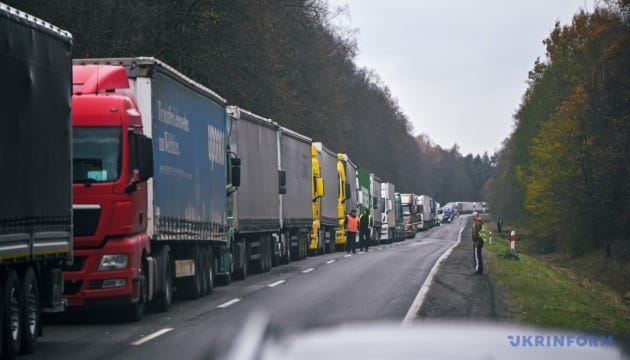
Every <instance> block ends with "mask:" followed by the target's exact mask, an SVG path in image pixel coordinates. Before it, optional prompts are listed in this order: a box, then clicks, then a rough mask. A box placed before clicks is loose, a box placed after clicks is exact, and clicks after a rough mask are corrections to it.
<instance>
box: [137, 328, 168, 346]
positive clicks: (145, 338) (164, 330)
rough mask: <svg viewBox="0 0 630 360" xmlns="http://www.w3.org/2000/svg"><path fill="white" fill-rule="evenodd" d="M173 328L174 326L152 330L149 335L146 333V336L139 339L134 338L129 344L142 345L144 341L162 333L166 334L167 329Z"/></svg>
mask: <svg viewBox="0 0 630 360" xmlns="http://www.w3.org/2000/svg"><path fill="white" fill-rule="evenodd" d="M173 329H174V328H164V329H162V330H159V331H156V332H154V333H153V334H151V335H147V336H145V337H143V338H141V339H140V340H136V341H134V342H132V343H131V344H130V345H134V346H138V345H142V344H144V343H145V342H147V341H150V340H153V339H155V338H156V337H158V336H160V335H164V334H166V333H167V332H169V331H171V330H173Z"/></svg>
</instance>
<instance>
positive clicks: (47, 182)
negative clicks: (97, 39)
mask: <svg viewBox="0 0 630 360" xmlns="http://www.w3.org/2000/svg"><path fill="white" fill-rule="evenodd" d="M71 50H72V35H71V34H70V33H69V32H67V31H64V30H61V29H59V28H57V27H55V26H53V25H51V24H48V23H46V22H44V21H42V20H40V19H37V18H35V17H33V16H30V15H28V14H25V13H23V12H21V11H19V10H17V9H15V8H12V7H10V6H7V5H5V4H2V3H0V73H1V76H0V79H1V80H0V109H2V110H0V112H1V113H2V116H1V117H0V119H1V120H0V174H2V176H0V284H2V289H1V290H0V294H2V296H1V298H0V314H1V315H2V316H3V317H4V318H3V320H2V321H1V322H0V327H1V328H0V333H2V334H3V336H2V337H0V353H4V354H5V355H6V356H7V357H8V358H13V357H15V356H16V354H18V353H19V352H23V353H30V352H33V350H34V347H35V344H36V342H37V337H38V336H39V335H41V328H42V322H41V312H58V311H63V309H64V303H63V301H62V297H61V292H62V289H63V277H62V266H64V265H69V264H71V262H72V258H73V256H72V255H73V252H72V221H73V218H72V214H73V212H72V156H71V148H72V126H71V118H70V95H71V87H72V60H71Z"/></svg>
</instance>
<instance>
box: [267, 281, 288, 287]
mask: <svg viewBox="0 0 630 360" xmlns="http://www.w3.org/2000/svg"><path fill="white" fill-rule="evenodd" d="M285 282H287V281H286V280H278V281H276V282H275V283H273V284H269V285H267V286H268V287H276V286H278V285H281V284H284V283H285Z"/></svg>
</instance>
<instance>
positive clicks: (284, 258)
mask: <svg viewBox="0 0 630 360" xmlns="http://www.w3.org/2000/svg"><path fill="white" fill-rule="evenodd" d="M280 236H282V237H283V238H284V243H285V244H286V248H287V251H286V253H285V254H284V255H282V257H281V258H280V264H284V265H289V263H290V262H291V239H290V238H289V236H288V235H287V233H283V234H282V235H280Z"/></svg>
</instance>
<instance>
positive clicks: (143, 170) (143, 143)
mask: <svg viewBox="0 0 630 360" xmlns="http://www.w3.org/2000/svg"><path fill="white" fill-rule="evenodd" d="M138 140H139V141H138V145H139V146H138V150H139V151H138V158H139V161H140V164H139V166H138V170H139V172H140V181H147V180H149V179H150V178H152V177H153V141H152V140H151V139H149V138H148V137H146V136H144V135H140V137H139V138H138Z"/></svg>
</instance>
